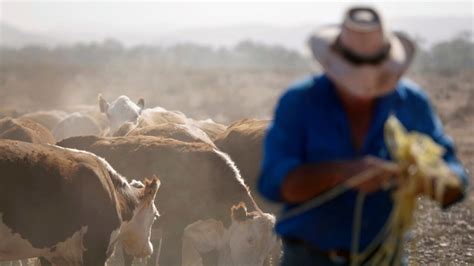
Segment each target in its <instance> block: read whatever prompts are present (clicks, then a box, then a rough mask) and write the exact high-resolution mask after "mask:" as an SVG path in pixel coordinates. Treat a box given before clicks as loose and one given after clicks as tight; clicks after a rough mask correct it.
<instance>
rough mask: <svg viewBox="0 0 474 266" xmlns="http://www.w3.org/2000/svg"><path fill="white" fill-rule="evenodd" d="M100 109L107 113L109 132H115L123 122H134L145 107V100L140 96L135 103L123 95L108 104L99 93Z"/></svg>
mask: <svg viewBox="0 0 474 266" xmlns="http://www.w3.org/2000/svg"><path fill="white" fill-rule="evenodd" d="M99 107H100V111H101V112H102V113H104V114H106V115H107V118H108V119H109V122H110V129H111V130H110V131H111V133H113V132H115V131H116V130H117V129H118V128H119V127H120V126H121V125H122V124H123V123H126V122H132V123H136V122H137V121H138V118H139V117H140V114H141V112H142V110H143V108H144V107H145V100H143V98H140V99H139V100H138V102H137V103H136V104H135V103H134V102H132V100H130V98H128V97H127V96H125V95H122V96H120V97H118V98H117V99H116V100H115V101H113V102H112V103H111V104H109V103H108V102H107V101H106V100H105V99H104V98H102V95H100V94H99Z"/></svg>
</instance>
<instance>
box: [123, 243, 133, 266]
mask: <svg viewBox="0 0 474 266" xmlns="http://www.w3.org/2000/svg"><path fill="white" fill-rule="evenodd" d="M121 246H122V254H123V265H124V266H132V263H133V256H132V255H128V254H127V252H126V251H125V248H124V247H123V245H121Z"/></svg>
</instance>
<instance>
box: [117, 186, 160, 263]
mask: <svg viewBox="0 0 474 266" xmlns="http://www.w3.org/2000/svg"><path fill="white" fill-rule="evenodd" d="M130 185H131V186H132V187H133V188H134V189H136V190H137V191H138V192H139V193H138V198H137V199H138V202H137V205H136V207H135V209H134V211H133V216H132V218H131V219H130V220H129V221H127V222H125V223H124V224H123V225H122V227H121V230H120V240H121V242H122V245H123V247H124V248H125V251H126V252H127V253H128V254H130V255H132V256H134V257H146V256H149V255H151V254H152V253H153V246H152V244H151V242H150V235H151V227H152V225H153V222H154V221H155V219H156V218H157V217H158V216H159V214H158V211H157V210H156V207H155V203H154V200H155V196H156V192H157V191H158V188H159V187H160V180H159V179H158V178H156V177H154V178H153V179H152V180H148V179H146V180H145V184H142V183H141V182H138V181H132V183H130Z"/></svg>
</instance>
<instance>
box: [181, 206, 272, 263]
mask: <svg viewBox="0 0 474 266" xmlns="http://www.w3.org/2000/svg"><path fill="white" fill-rule="evenodd" d="M231 213H232V214H231V216H232V223H231V224H230V226H229V227H228V228H225V227H224V224H223V223H222V222H221V221H217V220H215V219H208V220H199V221H197V222H195V223H192V224H190V225H188V226H187V227H186V229H185V230H184V234H183V250H182V265H183V266H201V265H204V263H203V259H202V257H201V256H202V255H204V254H206V253H208V252H210V251H217V265H219V266H261V265H263V264H264V263H265V262H266V261H265V260H266V259H268V258H269V257H270V256H271V252H272V250H274V249H276V248H278V245H277V244H278V240H277V237H276V235H275V234H274V233H273V228H274V225H275V217H274V216H272V215H270V214H267V213H262V212H251V213H248V212H247V209H246V207H245V205H244V204H243V203H241V204H239V205H237V206H233V207H232V209H231ZM267 262H268V261H267Z"/></svg>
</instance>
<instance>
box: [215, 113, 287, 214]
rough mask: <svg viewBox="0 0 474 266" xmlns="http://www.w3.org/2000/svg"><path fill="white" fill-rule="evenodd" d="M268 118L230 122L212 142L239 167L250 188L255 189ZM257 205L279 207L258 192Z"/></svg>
mask: <svg viewBox="0 0 474 266" xmlns="http://www.w3.org/2000/svg"><path fill="white" fill-rule="evenodd" d="M269 122H270V121H269V120H257V119H242V120H238V121H236V122H234V123H232V124H231V125H230V126H229V127H228V128H227V130H226V131H224V132H223V133H222V134H220V135H219V136H218V137H217V138H216V139H215V140H214V143H215V144H216V146H217V147H218V148H219V149H220V150H221V151H223V152H225V153H227V154H229V156H230V158H231V159H232V160H233V161H234V162H235V164H236V165H237V167H238V168H239V170H240V172H241V174H242V177H243V178H244V179H245V182H246V183H247V184H248V185H249V186H250V189H251V190H253V191H256V189H257V179H258V175H259V172H260V163H261V161H262V151H263V138H264V135H265V131H266V129H267V127H268V124H269ZM255 200H256V201H257V203H258V205H259V206H261V207H262V209H263V210H264V211H269V212H272V213H276V212H278V211H279V209H280V207H279V206H277V205H276V204H273V203H270V202H268V201H267V200H265V199H264V198H263V197H260V196H259V195H258V194H257V195H256V196H255Z"/></svg>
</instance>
